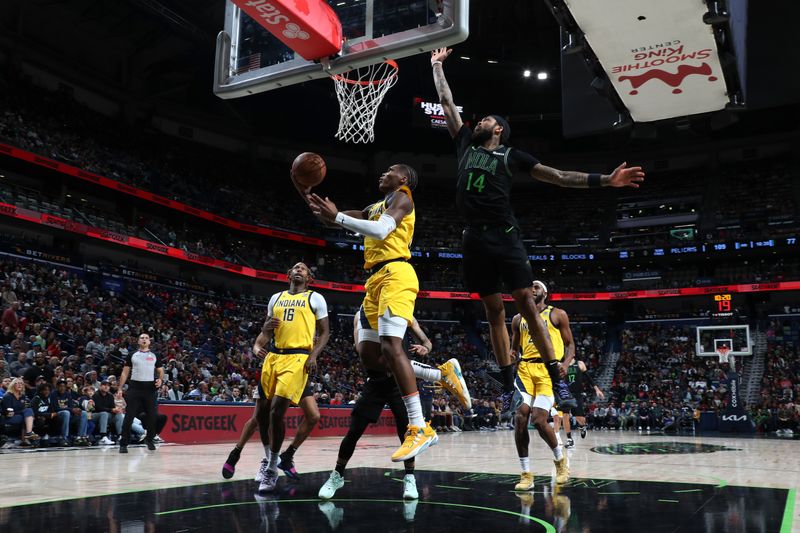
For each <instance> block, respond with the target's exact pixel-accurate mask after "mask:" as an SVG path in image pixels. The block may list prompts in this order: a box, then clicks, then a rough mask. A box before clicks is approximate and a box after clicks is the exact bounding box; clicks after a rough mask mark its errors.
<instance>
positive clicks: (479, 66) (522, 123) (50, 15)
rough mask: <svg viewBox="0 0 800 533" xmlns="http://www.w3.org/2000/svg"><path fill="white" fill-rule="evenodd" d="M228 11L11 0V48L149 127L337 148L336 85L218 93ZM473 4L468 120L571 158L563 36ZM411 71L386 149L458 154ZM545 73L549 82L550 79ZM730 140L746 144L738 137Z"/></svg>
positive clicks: (454, 68)
mask: <svg viewBox="0 0 800 533" xmlns="http://www.w3.org/2000/svg"><path fill="white" fill-rule="evenodd" d="M224 5H225V3H224V0H192V1H191V2H185V1H181V0H118V1H114V2H108V1H103V0H7V1H5V2H3V3H2V4H0V27H2V28H3V30H4V31H3V35H2V36H0V47H2V49H3V50H4V51H6V52H8V53H10V54H11V56H12V57H14V58H17V59H22V60H26V61H30V62H33V63H35V64H38V65H40V66H42V67H45V68H48V69H50V70H52V71H54V72H57V73H59V74H60V75H61V76H63V77H64V78H66V79H67V80H70V81H72V82H74V83H76V84H82V85H85V86H88V87H89V88H94V90H96V91H97V92H99V93H101V94H104V95H107V96H110V97H112V98H115V99H119V100H122V101H123V102H126V104H128V105H129V106H130V107H129V109H128V110H127V112H129V113H130V116H135V117H136V118H137V119H138V120H139V121H141V122H142V123H146V122H147V120H148V118H149V117H151V116H153V114H167V115H172V116H174V117H176V118H180V117H186V118H191V119H196V120H198V121H201V122H202V123H205V124H214V125H215V127H217V128H219V129H220V130H222V131H231V132H235V133H239V134H244V135H249V136H264V137H276V136H279V137H280V136H285V137H286V138H287V139H294V140H296V139H302V140H305V139H308V140H314V141H328V140H329V141H330V142H334V141H333V140H332V137H333V132H334V131H335V127H336V123H337V120H338V119H337V117H338V108H337V104H336V98H335V95H334V92H333V87H332V84H331V83H330V82H328V80H317V81H313V82H308V83H305V84H303V85H300V86H295V87H288V88H284V89H279V90H276V91H271V92H268V93H262V94H258V95H253V96H249V97H247V98H241V99H237V100H230V101H223V100H221V99H219V98H217V97H216V96H214V95H213V94H212V91H211V87H212V79H213V63H214V43H215V37H216V34H217V33H218V32H219V31H220V29H222V21H223V14H224ZM470 6H471V7H470V9H471V11H470V20H471V35H470V38H469V39H468V40H467V41H466V42H465V43H462V44H461V45H458V46H457V47H456V51H455V53H454V57H452V58H451V59H450V60H448V63H447V65H446V73H447V75H448V78H449V80H450V84H451V87H452V89H453V92H454V95H455V97H456V100H457V102H458V103H459V104H460V105H463V106H464V108H465V114H466V116H467V118H471V117H480V116H483V115H485V114H488V113H500V114H504V115H508V116H510V117H511V118H512V124H513V125H514V131H515V137H516V139H520V138H524V139H526V140H527V141H528V143H529V144H528V145H529V146H530V145H531V144H533V145H534V146H535V148H536V149H537V150H538V151H548V150H563V149H564V143H563V140H562V139H561V122H560V120H561V117H560V107H561V98H560V91H561V86H560V73H559V65H560V57H559V46H560V43H559V29H558V26H557V24H556V21H555V20H554V18H553V16H552V15H551V13H550V12H549V10H548V8H547V7H546V5H545V2H543V1H535V2H504V3H501V4H498V3H497V2H495V1H492V0H472V1H471V4H470ZM462 57H468V58H469V59H468V60H467V59H461V58H462ZM490 61H491V62H490ZM400 67H401V71H400V83H398V84H397V85H396V86H395V87H394V88H392V89H391V91H390V92H389V94H388V96H387V98H386V100H385V105H384V107H383V109H381V112H380V113H381V114H380V115H379V119H378V127H377V134H378V135H377V137H378V143H377V147H381V148H395V149H403V150H414V151H435V152H442V151H446V150H449V149H450V144H449V139H448V137H447V134H446V133H443V132H440V131H436V132H431V131H425V130H414V129H412V128H411V127H410V125H409V121H410V119H409V117H410V112H411V108H412V105H413V104H412V102H413V98H414V97H422V98H424V99H430V100H433V101H436V95H435V91H434V88H433V83H432V81H431V75H430V66H429V61H428V58H427V57H425V56H416V57H411V58H406V59H403V60H401V61H400ZM525 69H530V70H531V71H532V72H533V75H532V76H531V77H530V78H524V77H523V74H522V73H523V71H524V70H525ZM539 71H544V72H547V73H548V76H549V77H548V79H547V80H544V81H541V80H538V79H537V78H536V73H537V72H539ZM781 121H784V122H786V123H787V125H786V127H787V128H795V127H796V126H795V125H796V124H797V122H798V121H797V113H796V109H795V110H793V111H792V113H790V114H789V115H788V116H787V114H786V113H785V112H780V113H773V114H772V115H770V114H769V113H766V116H765V113H763V112H762V113H757V114H753V115H752V116H751V117H746V120H744V121H743V122H744V123H745V124H743V125H740V126H739V128H738V129H739V130H741V131H740V132H739V133H738V134H743V133H748V134H750V133H752V132H758V131H759V130H762V129H763V130H765V131H774V130H775V129H776V128H780V127H782V126H781V125H780V124H781ZM667 129H668V130H669V131H666V132H662V133H663V134H662V136H661V137H660V140H664V139H665V138H670V137H672V136H673V135H675V132H674V131H673V130H674V129H675V128H674V127H673V126H670V127H669V128H667ZM688 130H689V128H684V129H683V131H678V132H677V136H678V137H688V138H696V137H698V136H705V135H714V134H713V132H710V131H706V130H708V128H700V131H688ZM687 131H688V133H687ZM726 134H737V128H736V127H734V128H728V129H727V133H726ZM628 142H629V134H627V133H622V134H617V135H607V136H604V138H603V139H598V138H589V139H584V140H579V141H572V142H571V143H570V144H571V147H572V148H573V149H582V148H584V147H591V148H593V149H595V150H596V149H598V148H601V149H602V148H613V147H619V146H620V145H624V144H626V143H628ZM401 143H402V147H401ZM598 143H599V144H598Z"/></svg>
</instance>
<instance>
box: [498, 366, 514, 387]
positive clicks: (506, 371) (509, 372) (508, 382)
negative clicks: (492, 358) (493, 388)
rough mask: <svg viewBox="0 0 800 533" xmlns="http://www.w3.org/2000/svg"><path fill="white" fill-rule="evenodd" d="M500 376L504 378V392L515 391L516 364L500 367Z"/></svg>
mask: <svg viewBox="0 0 800 533" xmlns="http://www.w3.org/2000/svg"><path fill="white" fill-rule="evenodd" d="M500 376H501V377H502V378H503V392H512V391H513V390H514V363H511V364H510V365H508V366H501V367H500Z"/></svg>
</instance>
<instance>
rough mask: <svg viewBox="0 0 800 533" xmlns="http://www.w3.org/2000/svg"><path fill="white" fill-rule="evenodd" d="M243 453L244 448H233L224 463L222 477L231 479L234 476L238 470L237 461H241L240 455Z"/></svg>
mask: <svg viewBox="0 0 800 533" xmlns="http://www.w3.org/2000/svg"><path fill="white" fill-rule="evenodd" d="M241 455H242V450H240V449H239V448H236V447H234V448H233V450H231V453H229V454H228V459H227V460H226V461H225V464H224V465H222V477H224V478H225V479H230V478H232V477H233V474H234V473H235V472H236V463H238V462H239V457H240V456H241Z"/></svg>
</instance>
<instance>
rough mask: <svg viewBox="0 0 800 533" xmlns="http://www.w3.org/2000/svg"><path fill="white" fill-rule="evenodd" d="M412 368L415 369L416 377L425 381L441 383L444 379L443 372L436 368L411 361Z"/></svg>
mask: <svg viewBox="0 0 800 533" xmlns="http://www.w3.org/2000/svg"><path fill="white" fill-rule="evenodd" d="M411 368H413V369H414V375H415V376H417V377H418V378H419V379H421V380H423V381H439V380H440V379H442V371H441V370H439V369H438V368H436V367H433V366H430V365H426V364H424V363H418V362H417V361H411Z"/></svg>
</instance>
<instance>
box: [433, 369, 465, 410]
mask: <svg viewBox="0 0 800 533" xmlns="http://www.w3.org/2000/svg"><path fill="white" fill-rule="evenodd" d="M438 368H439V370H441V371H442V379H441V381H439V382H438V383H439V384H440V385H441V386H442V387H443V388H444V389H446V390H447V392H449V393H450V394H452V395H453V396H455V397H456V398H458V401H459V402H460V403H461V405H462V406H464V409H470V408H472V398H470V395H469V389H467V382H466V381H464V376H463V374H461V365H460V364H459V363H458V359H455V358H453V359H450V360H449V361H447V362H445V363H443V364H441V365H439V367H438Z"/></svg>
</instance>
